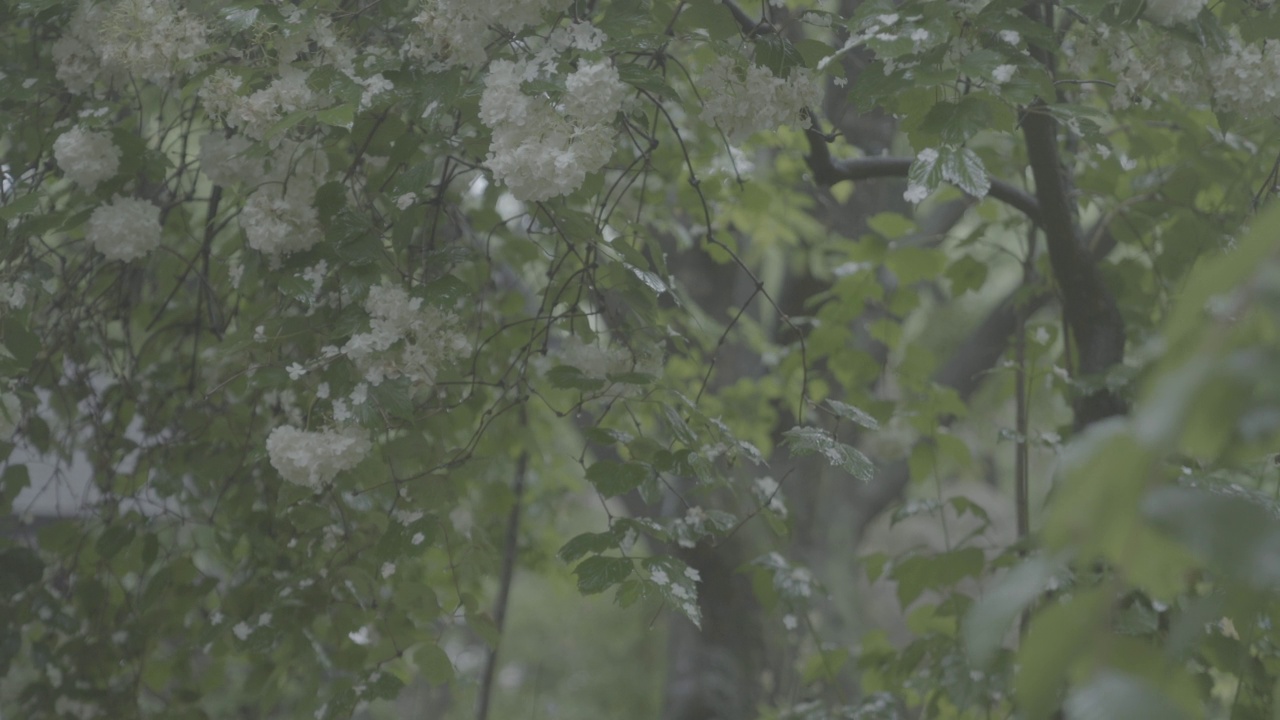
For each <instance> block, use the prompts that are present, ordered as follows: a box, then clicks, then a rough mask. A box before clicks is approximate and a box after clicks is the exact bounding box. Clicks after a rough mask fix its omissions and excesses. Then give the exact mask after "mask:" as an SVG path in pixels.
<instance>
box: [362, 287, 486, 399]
mask: <svg viewBox="0 0 1280 720" xmlns="http://www.w3.org/2000/svg"><path fill="white" fill-rule="evenodd" d="M364 307H365V310H366V311H367V312H368V313H369V332H367V333H358V334H356V335H352V336H351V339H350V340H348V341H347V343H346V345H344V346H343V347H342V353H343V354H345V355H346V356H347V357H349V358H351V361H352V362H353V363H355V365H356V367H357V368H359V370H360V372H361V373H363V374H364V377H365V380H367V381H368V382H369V384H370V385H378V384H381V383H382V381H383V380H387V379H395V378H399V377H407V378H408V379H409V380H410V381H412V382H413V383H415V384H418V385H424V386H429V385H432V384H433V383H435V381H436V374H437V373H438V372H439V370H440V368H441V367H442V366H443V365H445V364H447V363H449V362H452V361H453V360H455V359H457V358H459V357H461V356H463V355H465V354H467V353H468V352H470V351H471V343H470V342H468V341H467V338H466V337H465V336H464V335H463V334H462V333H460V332H458V330H457V329H456V326H457V317H455V316H454V315H453V313H450V312H446V311H442V310H440V309H439V308H436V307H432V306H429V305H424V303H423V302H422V298H415V297H411V296H410V295H409V293H408V292H406V291H405V290H404V289H403V288H400V287H397V286H395V285H390V284H385V283H384V284H382V285H376V286H374V287H372V288H370V289H369V297H368V298H366V299H365V303H364Z"/></svg>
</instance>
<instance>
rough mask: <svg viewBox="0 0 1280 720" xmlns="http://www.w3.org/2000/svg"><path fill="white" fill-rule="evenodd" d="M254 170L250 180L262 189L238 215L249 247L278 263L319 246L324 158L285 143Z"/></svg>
mask: <svg viewBox="0 0 1280 720" xmlns="http://www.w3.org/2000/svg"><path fill="white" fill-rule="evenodd" d="M241 157H243V156H241ZM251 167H254V166H251ZM256 167H257V168H258V170H257V171H256V173H255V175H256V176H257V177H260V178H262V180H263V183H262V184H261V185H259V186H258V189H257V190H254V191H253V193H252V194H250V195H249V199H248V200H246V201H245V204H244V208H243V209H242V210H241V212H240V227H241V228H242V229H243V230H244V234H245V237H246V238H248V240H249V247H251V248H253V249H254V250H257V251H259V252H263V253H266V254H267V255H271V256H273V257H280V256H282V255H288V254H290V253H295V252H301V251H303V250H309V249H310V248H311V247H312V246H313V245H315V244H316V243H318V242H320V240H321V238H323V237H324V232H323V230H321V228H320V213H319V211H317V210H316V207H315V196H316V188H317V187H319V184H320V181H321V179H323V178H324V176H325V174H326V173H327V172H328V171H329V161H328V159H327V158H326V157H325V154H324V153H323V152H319V151H318V150H316V148H315V147H314V146H312V145H308V144H301V143H297V142H293V141H291V140H285V141H283V142H281V143H280V146H279V147H277V148H276V150H275V152H273V153H272V154H271V155H270V156H269V157H268V158H267V162H266V163H265V164H257V165H256ZM215 172H216V170H215Z"/></svg>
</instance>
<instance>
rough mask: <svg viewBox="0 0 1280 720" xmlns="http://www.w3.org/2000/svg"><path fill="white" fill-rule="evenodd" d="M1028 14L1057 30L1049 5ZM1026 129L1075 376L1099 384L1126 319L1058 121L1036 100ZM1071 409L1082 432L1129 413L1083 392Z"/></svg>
mask: <svg viewBox="0 0 1280 720" xmlns="http://www.w3.org/2000/svg"><path fill="white" fill-rule="evenodd" d="M1023 12H1024V13H1025V14H1026V15H1027V16H1028V17H1030V18H1031V19H1032V20H1035V21H1037V22H1042V23H1044V24H1045V25H1047V26H1049V27H1050V28H1052V26H1053V23H1052V18H1051V16H1049V15H1048V13H1049V12H1050V9H1049V7H1048V6H1047V5H1046V6H1045V7H1043V8H1042V7H1041V6H1040V5H1039V4H1038V3H1028V4H1027V5H1026V6H1025V7H1024V8H1023ZM1031 53H1032V57H1034V58H1035V59H1036V60H1038V61H1040V63H1041V64H1043V65H1044V66H1045V69H1046V70H1047V71H1049V73H1050V74H1051V75H1052V73H1053V69H1054V66H1053V59H1054V58H1053V54H1052V53H1050V52H1048V51H1047V50H1045V49H1044V48H1040V47H1036V46H1033V47H1032V48H1031ZM1021 124H1022V135H1023V138H1024V139H1025V140H1026V144H1027V160H1028V162H1029V163H1030V165H1031V175H1032V177H1033V178H1035V183H1036V199H1037V200H1038V201H1039V203H1040V212H1041V213H1042V215H1043V218H1044V222H1042V223H1040V227H1041V228H1042V229H1043V230H1044V236H1045V244H1046V245H1047V246H1048V249H1049V264H1050V266H1051V267H1052V268H1053V278H1054V281H1055V282H1056V283H1057V285H1058V290H1059V292H1060V293H1061V294H1062V314H1063V319H1064V321H1065V324H1066V325H1067V329H1068V331H1069V332H1070V333H1071V336H1072V338H1073V339H1074V340H1075V345H1076V348H1077V354H1078V356H1079V361H1078V365H1077V367H1076V369H1075V370H1076V372H1075V374H1076V376H1077V377H1082V378H1093V379H1095V380H1096V379H1097V378H1099V377H1101V376H1102V375H1103V374H1104V373H1106V372H1107V371H1108V370H1110V369H1111V368H1112V367H1114V366H1116V365H1118V364H1120V362H1122V361H1123V360H1124V342H1125V332H1124V318H1123V317H1122V316H1121V315H1120V308H1119V306H1118V305H1117V303H1116V298H1115V295H1114V294H1113V293H1112V292H1111V289H1110V288H1108V287H1107V284H1106V282H1105V281H1104V280H1103V278H1102V273H1101V272H1100V271H1099V268H1098V263H1097V261H1096V260H1095V259H1094V257H1093V255H1092V253H1091V252H1090V250H1089V248H1087V247H1086V246H1085V243H1084V241H1083V235H1082V233H1081V231H1080V225H1079V221H1078V218H1077V214H1076V205H1075V201H1074V200H1073V196H1074V193H1073V189H1072V187H1071V183H1070V179H1069V177H1068V175H1067V171H1066V169H1065V168H1064V167H1063V165H1062V161H1061V159H1060V157H1059V155H1058V122H1057V120H1055V119H1054V118H1053V116H1052V115H1050V114H1049V113H1048V112H1047V111H1046V109H1045V103H1044V101H1043V100H1037V101H1036V102H1034V103H1032V104H1031V105H1030V106H1029V107H1027V108H1026V109H1025V110H1024V111H1023V113H1022V118H1021ZM1072 405H1073V408H1072V409H1073V410H1074V411H1075V426H1076V428H1077V429H1080V428H1083V427H1085V426H1086V425H1089V424H1091V423H1093V422H1096V421H1098V420H1102V419H1103V418H1107V417H1111V416H1112V415H1119V414H1122V413H1124V412H1125V411H1126V403H1125V402H1124V400H1123V399H1122V398H1120V397H1119V396H1118V395H1117V394H1116V393H1115V392H1113V391H1111V390H1109V389H1105V388H1103V389H1098V390H1094V391H1084V392H1082V393H1081V394H1080V395H1079V396H1078V397H1076V399H1075V401H1074V403H1073V404H1072Z"/></svg>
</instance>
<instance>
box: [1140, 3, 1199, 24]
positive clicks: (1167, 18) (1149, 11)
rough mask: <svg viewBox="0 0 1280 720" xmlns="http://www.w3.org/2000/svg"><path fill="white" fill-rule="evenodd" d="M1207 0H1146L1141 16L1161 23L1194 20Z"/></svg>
mask: <svg viewBox="0 0 1280 720" xmlns="http://www.w3.org/2000/svg"><path fill="white" fill-rule="evenodd" d="M1208 4H1209V2H1208V0H1147V4H1146V8H1145V9H1144V10H1143V11H1142V16H1143V17H1145V18H1146V19H1148V20H1151V21H1152V22H1156V23H1159V24H1161V25H1174V24H1177V23H1181V22H1189V21H1191V20H1194V19H1195V18H1196V16H1197V15H1199V14H1200V11H1201V10H1203V9H1204V6H1205V5H1208Z"/></svg>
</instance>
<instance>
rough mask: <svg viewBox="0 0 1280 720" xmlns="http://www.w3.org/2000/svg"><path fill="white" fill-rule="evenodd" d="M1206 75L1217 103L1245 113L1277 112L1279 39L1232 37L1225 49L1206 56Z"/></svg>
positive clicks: (1279, 100) (1279, 103)
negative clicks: (1227, 47)
mask: <svg viewBox="0 0 1280 720" xmlns="http://www.w3.org/2000/svg"><path fill="white" fill-rule="evenodd" d="M1209 79H1210V84H1211V85H1212V89H1213V100H1214V103H1215V104H1216V105H1219V106H1222V107H1226V108H1229V109H1231V110H1234V111H1235V112H1238V113H1240V114H1241V115H1243V116H1245V117H1256V118H1266V117H1270V116H1273V115H1276V114H1278V113H1280V40H1265V41H1261V42H1256V43H1253V44H1245V43H1244V42H1243V41H1241V39H1240V38H1239V37H1232V38H1231V40H1230V46H1229V51H1228V52H1223V53H1214V54H1212V55H1210V56H1209Z"/></svg>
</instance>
